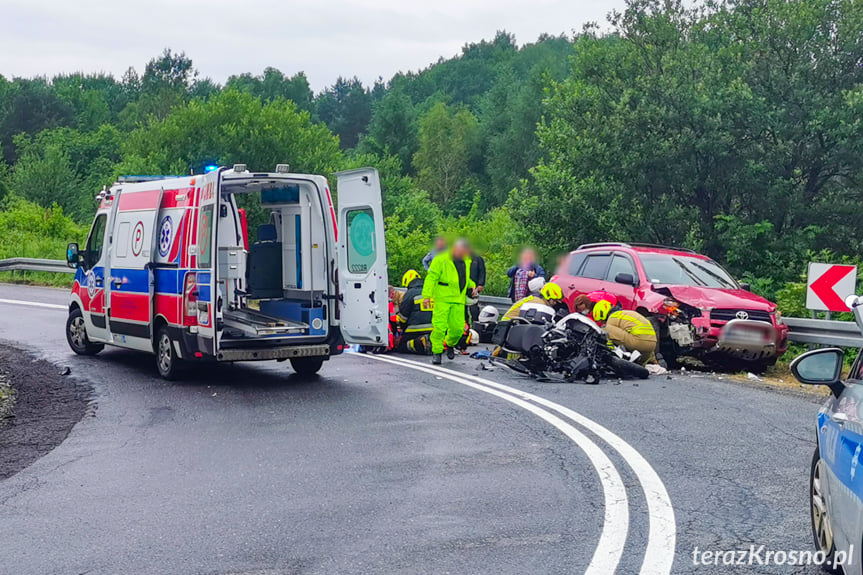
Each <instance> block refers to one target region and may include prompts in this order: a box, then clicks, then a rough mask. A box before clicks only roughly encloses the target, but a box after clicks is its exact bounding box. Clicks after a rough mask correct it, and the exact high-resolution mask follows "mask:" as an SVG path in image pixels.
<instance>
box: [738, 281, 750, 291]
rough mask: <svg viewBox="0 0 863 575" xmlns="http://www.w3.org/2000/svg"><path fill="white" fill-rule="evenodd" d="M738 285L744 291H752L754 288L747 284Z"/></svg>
mask: <svg viewBox="0 0 863 575" xmlns="http://www.w3.org/2000/svg"><path fill="white" fill-rule="evenodd" d="M737 285H739V286H740V289H742V290H743V291H752V286H751V285H749V284H748V283H746V282H740V283H738V284H737Z"/></svg>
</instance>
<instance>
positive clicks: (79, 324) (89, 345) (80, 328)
mask: <svg viewBox="0 0 863 575" xmlns="http://www.w3.org/2000/svg"><path fill="white" fill-rule="evenodd" d="M66 341H68V342H69V347H71V348H72V351H74V352H75V353H77V354H78V355H96V354H97V353H99V352H100V351H102V350H103V349H105V346H104V345H102V344H101V343H93V342H91V341H90V339H89V338H88V337H87V328H86V326H85V324H84V314H82V313H81V309H80V308H78V307H76V308H74V309H72V311H70V312H69V318H68V319H67V320H66Z"/></svg>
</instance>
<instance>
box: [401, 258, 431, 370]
mask: <svg viewBox="0 0 863 575" xmlns="http://www.w3.org/2000/svg"><path fill="white" fill-rule="evenodd" d="M402 287H403V288H407V291H405V293H404V295H403V296H402V298H401V302H400V303H399V306H398V314H397V316H396V317H397V320H398V324H399V327H400V328H401V336H400V337H399V340H398V343H397V344H396V351H400V352H405V353H417V354H420V355H427V354H430V353H431V341H430V340H429V334H431V331H432V308H433V307H434V302H431V305H428V306H425V305H423V295H422V292H423V280H422V278H421V277H420V274H419V273H418V272H417V271H416V270H408V271H406V272H405V275H403V276H402Z"/></svg>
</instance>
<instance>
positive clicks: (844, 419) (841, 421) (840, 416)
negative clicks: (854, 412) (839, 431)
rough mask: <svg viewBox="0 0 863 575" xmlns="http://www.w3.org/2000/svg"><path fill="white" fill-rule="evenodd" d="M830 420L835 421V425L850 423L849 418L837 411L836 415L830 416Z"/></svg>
mask: <svg viewBox="0 0 863 575" xmlns="http://www.w3.org/2000/svg"><path fill="white" fill-rule="evenodd" d="M830 420H831V421H833V423H838V424H839V425H843V424H845V423H848V416H847V415H845V414H844V413H842V412H839V411H837V412H835V413H831V414H830Z"/></svg>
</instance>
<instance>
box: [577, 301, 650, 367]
mask: <svg viewBox="0 0 863 575" xmlns="http://www.w3.org/2000/svg"><path fill="white" fill-rule="evenodd" d="M592 316H593V319H594V321H595V322H596V323H598V324H599V325H603V324H605V325H604V328H605V331H606V332H607V333H608V339H609V340H611V342H612V343H614V344H615V345H620V346H623V347H624V348H626V350H627V351H629V352H633V351H637V352H638V353H640V354H641V358H639V361H638V362H639V363H647V362H648V361H650V362H654V361H656V330H655V329H653V324H652V323H650V320H649V319H647V318H646V317H644V316H643V315H641V314H640V313H638V312H637V311H630V310H617V311H613V310H612V306H611V302H609V301H608V300H600V301H598V302H596V304H594V306H593V312H592Z"/></svg>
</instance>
